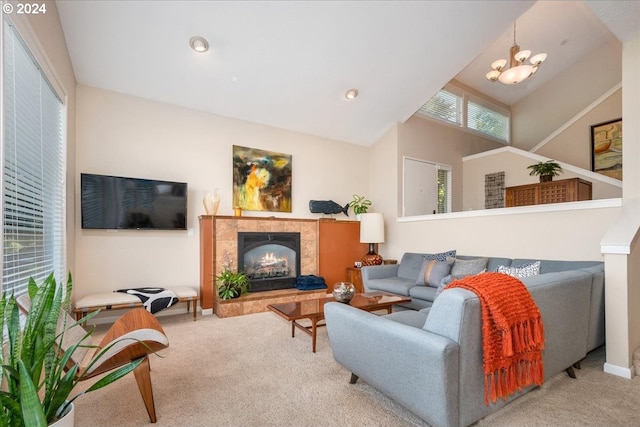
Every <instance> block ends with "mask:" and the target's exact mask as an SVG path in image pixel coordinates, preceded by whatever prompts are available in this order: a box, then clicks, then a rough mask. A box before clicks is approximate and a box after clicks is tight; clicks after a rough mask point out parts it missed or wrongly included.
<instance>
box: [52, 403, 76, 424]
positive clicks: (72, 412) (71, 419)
mask: <svg viewBox="0 0 640 427" xmlns="http://www.w3.org/2000/svg"><path fill="white" fill-rule="evenodd" d="M75 420H76V408H75V406H73V403H72V404H70V405H69V408H68V409H67V413H66V414H65V415H64V416H63V417H62V418H60V419H59V420H58V421H56V422H54V423H53V424H49V427H74V425H75Z"/></svg>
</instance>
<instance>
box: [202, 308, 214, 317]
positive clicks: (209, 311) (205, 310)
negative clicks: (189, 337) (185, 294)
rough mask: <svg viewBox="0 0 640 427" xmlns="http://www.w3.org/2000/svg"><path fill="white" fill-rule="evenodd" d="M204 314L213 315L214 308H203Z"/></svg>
mask: <svg viewBox="0 0 640 427" xmlns="http://www.w3.org/2000/svg"><path fill="white" fill-rule="evenodd" d="M202 315H203V316H212V315H213V308H206V309H205V308H203V309H202Z"/></svg>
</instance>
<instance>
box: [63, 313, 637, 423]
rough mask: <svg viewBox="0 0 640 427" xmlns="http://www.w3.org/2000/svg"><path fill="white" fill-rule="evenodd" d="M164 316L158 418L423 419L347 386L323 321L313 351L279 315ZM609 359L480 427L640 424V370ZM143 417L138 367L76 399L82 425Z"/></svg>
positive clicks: (598, 355)
mask: <svg viewBox="0 0 640 427" xmlns="http://www.w3.org/2000/svg"><path fill="white" fill-rule="evenodd" d="M160 321H161V323H162V325H163V327H164V328H165V332H166V333H167V335H168V337H169V342H170V347H169V348H168V349H167V350H165V351H163V352H162V353H161V354H162V357H155V356H154V357H152V359H151V369H152V372H151V376H152V381H153V390H154V396H155V403H156V413H157V416H158V422H157V423H156V424H155V425H157V426H276V425H277V426H426V423H424V422H423V421H421V420H420V419H419V418H417V417H416V416H414V415H413V414H411V413H410V412H408V411H407V410H405V409H404V408H402V407H401V406H400V405H398V404H396V403H395V402H393V401H391V400H389V399H387V398H386V397H385V396H383V395H382V394H381V393H379V392H378V391H376V390H375V389H373V388H372V387H370V386H369V385H368V384H366V383H364V382H363V381H358V383H357V384H355V385H351V384H349V377H350V373H349V372H348V371H347V370H345V369H344V368H343V367H342V366H340V365H338V364H337V363H336V362H335V361H334V360H333V357H332V354H331V349H330V347H329V341H328V338H327V332H326V329H325V328H321V329H320V332H319V334H318V349H317V353H315V354H314V353H312V352H311V339H310V337H309V336H307V335H305V334H303V333H301V332H300V331H298V332H297V333H296V337H295V338H291V327H290V324H289V323H287V322H285V321H284V320H282V319H281V318H279V317H277V316H275V315H274V314H273V313H260V314H253V315H248V316H241V317H233V318H227V319H219V318H218V317H216V316H206V317H198V321H197V322H193V321H192V320H191V317H190V315H176V316H170V317H161V318H160ZM105 329H106V328H105V327H104V326H100V327H99V328H98V330H97V331H96V334H94V340H97V339H98V338H99V337H100V336H101V334H102V333H104V330H105ZM425 363H428V361H425ZM603 363H604V350H603V349H599V350H597V351H596V352H594V353H592V354H590V355H589V357H588V358H587V360H585V361H583V362H582V366H583V369H581V370H579V371H577V375H578V379H577V380H572V379H570V378H569V377H568V376H566V375H565V374H561V375H557V376H555V377H553V378H551V379H550V380H549V381H547V382H546V383H545V384H544V385H543V387H541V388H539V389H536V390H533V391H532V392H530V393H527V394H526V395H525V396H523V397H521V398H519V399H517V400H516V401H514V402H512V403H510V404H509V405H507V406H506V407H505V408H503V409H502V410H500V411H499V412H497V413H494V414H492V415H490V416H489V417H487V418H485V419H484V420H481V421H480V422H479V423H478V425H480V426H509V427H512V426H523V427H524V426H631V425H640V411H639V410H638V408H639V407H640V378H638V377H636V378H634V379H633V380H625V379H622V378H618V377H615V376H612V375H607V374H605V373H604V372H602V365H603ZM92 383H93V381H92V380H90V381H87V384H85V385H83V387H88V386H89V385H91V384H92ZM147 424H148V425H153V424H151V423H150V422H149V418H148V416H147V413H146V410H145V407H144V404H143V402H142V398H141V397H140V394H139V392H138V389H137V386H136V383H135V379H134V376H133V375H132V374H130V375H128V376H127V377H125V378H123V379H122V380H120V381H118V382H117V383H115V384H111V385H110V386H108V387H106V388H104V389H102V390H98V391H95V392H92V393H89V394H86V395H84V396H81V397H79V398H78V399H77V400H76V425H77V426H96V427H99V426H116V425H117V426H141V425H147Z"/></svg>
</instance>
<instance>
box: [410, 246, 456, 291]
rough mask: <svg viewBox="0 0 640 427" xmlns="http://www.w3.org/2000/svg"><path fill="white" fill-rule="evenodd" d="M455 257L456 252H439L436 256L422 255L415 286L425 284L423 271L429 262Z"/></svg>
mask: <svg viewBox="0 0 640 427" xmlns="http://www.w3.org/2000/svg"><path fill="white" fill-rule="evenodd" d="M455 256H456V250H455V249H454V250H451V251H447V252H440V253H438V254H424V255H422V265H421V266H420V273H418V278H417V279H416V285H426V284H427V282H426V281H425V280H424V279H425V276H424V271H425V269H426V268H427V264H428V263H429V261H432V260H436V261H446V260H447V258H448V257H454V258H455Z"/></svg>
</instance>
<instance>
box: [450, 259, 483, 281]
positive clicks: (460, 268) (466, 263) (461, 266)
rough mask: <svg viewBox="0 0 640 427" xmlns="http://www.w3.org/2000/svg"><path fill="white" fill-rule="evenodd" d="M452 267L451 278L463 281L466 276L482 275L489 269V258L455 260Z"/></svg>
mask: <svg viewBox="0 0 640 427" xmlns="http://www.w3.org/2000/svg"><path fill="white" fill-rule="evenodd" d="M454 261H455V262H454V263H453V266H452V267H451V277H452V278H453V279H462V278H463V277H465V276H471V275H474V274H480V273H482V272H483V271H485V270H486V269H487V264H488V263H489V258H486V257H482V258H474V259H459V258H454Z"/></svg>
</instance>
